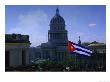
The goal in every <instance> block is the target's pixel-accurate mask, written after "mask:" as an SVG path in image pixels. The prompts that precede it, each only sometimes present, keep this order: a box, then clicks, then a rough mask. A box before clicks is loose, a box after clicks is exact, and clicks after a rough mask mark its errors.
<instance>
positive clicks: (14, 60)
mask: <svg viewBox="0 0 110 82" xmlns="http://www.w3.org/2000/svg"><path fill="white" fill-rule="evenodd" d="M28 49H29V44H28V43H6V45H5V51H9V52H10V56H9V57H10V58H9V60H10V66H11V67H17V66H21V65H22V51H23V50H25V54H26V61H25V62H26V65H28V64H29V50H28Z"/></svg>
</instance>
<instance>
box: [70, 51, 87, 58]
mask: <svg viewBox="0 0 110 82" xmlns="http://www.w3.org/2000/svg"><path fill="white" fill-rule="evenodd" d="M70 54H76V55H80V56H83V57H89V56H88V55H85V54H80V53H77V52H71V53H70Z"/></svg>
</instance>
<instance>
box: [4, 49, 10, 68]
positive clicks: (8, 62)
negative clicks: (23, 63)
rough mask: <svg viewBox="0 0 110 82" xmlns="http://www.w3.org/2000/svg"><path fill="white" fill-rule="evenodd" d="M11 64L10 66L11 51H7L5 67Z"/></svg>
mask: <svg viewBox="0 0 110 82" xmlns="http://www.w3.org/2000/svg"><path fill="white" fill-rule="evenodd" d="M9 66H10V52H9V51H5V67H9Z"/></svg>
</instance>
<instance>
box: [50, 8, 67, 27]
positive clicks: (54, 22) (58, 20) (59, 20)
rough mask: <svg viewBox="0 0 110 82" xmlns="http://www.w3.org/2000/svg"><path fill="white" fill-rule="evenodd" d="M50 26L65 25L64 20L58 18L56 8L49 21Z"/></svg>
mask: <svg viewBox="0 0 110 82" xmlns="http://www.w3.org/2000/svg"><path fill="white" fill-rule="evenodd" d="M51 24H64V25H65V20H64V19H63V17H61V16H60V14H59V9H58V8H57V9H56V14H55V16H54V17H53V18H52V19H51V21H50V25H51Z"/></svg>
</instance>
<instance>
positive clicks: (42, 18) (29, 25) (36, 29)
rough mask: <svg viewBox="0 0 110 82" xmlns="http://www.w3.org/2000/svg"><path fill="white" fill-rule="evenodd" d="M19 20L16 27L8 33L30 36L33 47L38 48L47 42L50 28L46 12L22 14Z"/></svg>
mask: <svg viewBox="0 0 110 82" xmlns="http://www.w3.org/2000/svg"><path fill="white" fill-rule="evenodd" d="M18 20H19V21H18V22H17V24H16V27H13V28H10V29H9V31H8V33H17V34H18V33H19V34H27V35H29V36H30V42H31V43H32V46H37V45H39V44H41V43H43V42H46V41H47V34H48V33H47V32H48V29H49V28H48V16H47V14H46V13H45V12H43V11H41V10H38V11H34V12H27V13H26V14H20V15H19V16H18ZM45 29H47V30H45Z"/></svg>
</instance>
